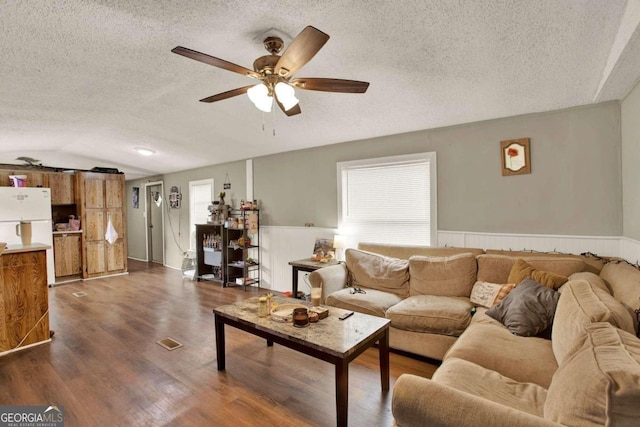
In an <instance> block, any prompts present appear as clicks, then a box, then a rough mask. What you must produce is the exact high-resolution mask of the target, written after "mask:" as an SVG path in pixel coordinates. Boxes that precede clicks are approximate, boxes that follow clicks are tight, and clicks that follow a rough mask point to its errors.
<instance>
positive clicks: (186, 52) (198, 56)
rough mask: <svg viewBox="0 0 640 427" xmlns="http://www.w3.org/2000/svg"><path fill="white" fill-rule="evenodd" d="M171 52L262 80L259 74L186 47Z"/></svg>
mask: <svg viewBox="0 0 640 427" xmlns="http://www.w3.org/2000/svg"><path fill="white" fill-rule="evenodd" d="M171 52H173V53H177V54H178V55H182V56H185V57H187V58H189V59H195V60H196V61H200V62H204V63H205V64H209V65H213V66H214V67H218V68H222V69H224V70H228V71H232V72H234V73H238V74H242V75H244V76H249V77H253V78H254V79H260V78H262V76H261V75H260V73H256V72H255V71H253V70H250V69H248V68H245V67H242V66H240V65H236V64H234V63H232V62H229V61H225V60H224V59H220V58H215V57H213V56H210V55H207V54H206V53H201V52H196V51H195V50H191V49H188V48H186V47H182V46H176V47H174V48H173V49H171Z"/></svg>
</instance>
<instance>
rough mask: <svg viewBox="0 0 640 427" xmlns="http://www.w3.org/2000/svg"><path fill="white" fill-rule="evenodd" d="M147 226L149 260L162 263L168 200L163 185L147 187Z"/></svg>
mask: <svg viewBox="0 0 640 427" xmlns="http://www.w3.org/2000/svg"><path fill="white" fill-rule="evenodd" d="M147 197H148V200H147V226H148V227H149V234H148V236H149V242H148V244H149V261H151V262H157V263H160V264H162V263H163V260H164V246H163V244H164V243H163V238H162V228H163V227H162V210H163V209H164V204H165V203H166V200H165V199H164V195H163V194H162V185H160V184H157V185H150V186H148V187H147Z"/></svg>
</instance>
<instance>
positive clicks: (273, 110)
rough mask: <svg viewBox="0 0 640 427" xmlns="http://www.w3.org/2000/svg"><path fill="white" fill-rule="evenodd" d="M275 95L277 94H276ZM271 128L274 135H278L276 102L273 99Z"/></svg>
mask: <svg viewBox="0 0 640 427" xmlns="http://www.w3.org/2000/svg"><path fill="white" fill-rule="evenodd" d="M274 97H275V94H274ZM271 102H272V104H271V130H272V131H273V136H274V137H275V136H276V109H275V108H274V105H273V104H275V102H274V101H271Z"/></svg>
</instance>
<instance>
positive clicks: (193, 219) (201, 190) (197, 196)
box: [189, 179, 213, 250]
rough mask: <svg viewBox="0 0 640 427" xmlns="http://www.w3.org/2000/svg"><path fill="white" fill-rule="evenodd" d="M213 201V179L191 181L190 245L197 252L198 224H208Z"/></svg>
mask: <svg viewBox="0 0 640 427" xmlns="http://www.w3.org/2000/svg"><path fill="white" fill-rule="evenodd" d="M212 200H213V179H203V180H200V181H189V223H190V224H189V230H190V233H189V234H190V238H189V242H190V243H189V245H190V249H191V250H195V249H196V247H195V233H196V224H206V223H207V218H208V216H209V209H208V207H209V205H210V204H211V202H212Z"/></svg>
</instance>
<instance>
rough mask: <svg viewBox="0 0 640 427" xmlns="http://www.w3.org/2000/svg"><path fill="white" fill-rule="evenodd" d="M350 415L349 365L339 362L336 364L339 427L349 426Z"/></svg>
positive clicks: (342, 361)
mask: <svg viewBox="0 0 640 427" xmlns="http://www.w3.org/2000/svg"><path fill="white" fill-rule="evenodd" d="M348 414H349V363H348V362H345V361H344V360H339V361H338V362H337V363H336V417H337V423H336V425H337V426H338V427H346V426H347V415H348Z"/></svg>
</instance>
